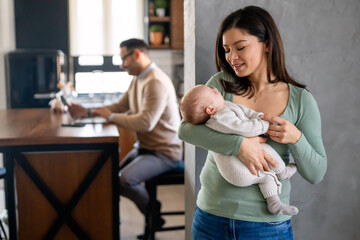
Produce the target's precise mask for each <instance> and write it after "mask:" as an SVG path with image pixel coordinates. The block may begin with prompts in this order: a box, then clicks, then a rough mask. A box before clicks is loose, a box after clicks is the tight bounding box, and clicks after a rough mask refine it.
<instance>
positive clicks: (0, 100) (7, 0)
mask: <svg viewBox="0 0 360 240" xmlns="http://www.w3.org/2000/svg"><path fill="white" fill-rule="evenodd" d="M14 49H15V18H14V2H13V0H1V1H0V109H5V108H6V75H5V74H6V73H5V55H6V54H7V53H8V52H9V51H12V50H14Z"/></svg>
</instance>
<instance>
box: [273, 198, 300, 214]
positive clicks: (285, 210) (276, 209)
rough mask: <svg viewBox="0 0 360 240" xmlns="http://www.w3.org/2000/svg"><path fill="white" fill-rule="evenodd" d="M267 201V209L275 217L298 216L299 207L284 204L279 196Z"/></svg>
mask: <svg viewBox="0 0 360 240" xmlns="http://www.w3.org/2000/svg"><path fill="white" fill-rule="evenodd" d="M266 201H267V207H268V210H269V212H271V213H272V214H275V215H280V214H282V215H296V214H298V212H299V210H298V209H297V207H294V206H288V205H285V204H283V203H282V202H281V201H280V198H279V196H278V195H275V196H271V197H268V198H267V199H266Z"/></svg>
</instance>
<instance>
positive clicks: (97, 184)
mask: <svg viewBox="0 0 360 240" xmlns="http://www.w3.org/2000/svg"><path fill="white" fill-rule="evenodd" d="M69 121H71V118H70V116H69V115H68V114H61V115H57V114H53V113H51V112H50V110H49V109H11V110H0V151H1V152H3V155H4V163H5V167H6V171H7V175H6V179H5V189H6V190H5V191H6V194H5V195H6V207H7V209H8V214H9V231H10V239H20V240H22V239H26V240H28V239H67V240H68V239H119V194H118V190H119V186H118V184H119V183H118V158H119V155H118V139H119V133H118V130H117V127H116V126H115V125H113V124H104V125H101V124H95V125H91V124H88V125H86V126H85V127H79V128H76V127H61V123H68V122H69Z"/></svg>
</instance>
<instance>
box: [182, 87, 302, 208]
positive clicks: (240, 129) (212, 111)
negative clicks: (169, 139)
mask: <svg viewBox="0 0 360 240" xmlns="http://www.w3.org/2000/svg"><path fill="white" fill-rule="evenodd" d="M180 111H181V114H182V116H183V118H184V120H185V121H186V122H188V123H191V124H201V123H204V122H205V125H206V126H208V127H209V128H211V129H213V130H216V131H218V132H222V133H226V134H238V135H241V136H244V137H255V136H258V135H261V134H264V133H266V132H267V131H268V128H269V122H267V121H264V120H262V119H260V116H261V115H263V113H258V112H255V111H253V110H251V109H249V108H246V107H244V106H242V105H239V104H234V103H232V102H229V101H225V100H224V98H223V97H222V95H221V93H220V92H219V91H218V90H217V89H216V88H214V89H212V88H210V87H208V86H205V85H197V86H195V87H194V88H193V89H191V90H190V91H189V92H188V93H187V94H186V95H185V96H184V97H183V98H182V100H181V105H180ZM261 146H262V147H263V149H264V150H265V151H266V152H267V153H269V154H270V155H271V156H272V157H273V158H274V160H276V162H277V167H273V166H271V170H270V171H264V172H262V173H260V172H259V173H258V175H257V176H255V175H253V174H251V172H250V171H249V169H248V168H247V167H246V166H245V165H244V164H243V163H242V162H241V160H240V159H239V158H238V157H237V156H228V155H224V154H220V153H215V152H212V154H213V156H214V159H215V162H216V165H217V167H218V169H219V172H220V174H221V175H222V177H223V178H224V179H225V180H226V181H228V182H229V183H231V184H233V185H235V186H239V187H246V186H250V185H252V184H258V185H259V188H260V191H261V193H262V194H263V196H264V198H265V199H266V201H267V208H268V210H269V212H271V213H272V214H276V215H278V214H284V215H296V214H297V213H298V212H299V210H298V209H297V208H296V207H294V206H288V205H285V204H284V203H282V202H281V201H280V198H279V194H280V193H281V183H280V181H279V179H289V178H290V177H291V176H292V175H294V173H295V172H296V165H295V164H292V163H290V164H289V165H288V166H285V163H284V161H283V160H282V159H281V157H280V156H279V154H278V153H277V152H276V151H275V150H274V149H273V148H272V147H271V146H270V145H268V144H266V143H261Z"/></svg>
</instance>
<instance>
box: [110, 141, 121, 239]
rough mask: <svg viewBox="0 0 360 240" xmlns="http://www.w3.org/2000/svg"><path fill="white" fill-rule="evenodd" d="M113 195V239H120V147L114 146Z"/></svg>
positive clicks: (112, 159)
mask: <svg viewBox="0 0 360 240" xmlns="http://www.w3.org/2000/svg"><path fill="white" fill-rule="evenodd" d="M111 149H112V158H111V161H112V194H113V239H114V240H118V239H120V226H119V217H120V216H119V215H120V212H119V204H120V202H119V201H120V182H119V176H118V174H119V148H118V145H117V144H116V145H113V146H112V148H111Z"/></svg>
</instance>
